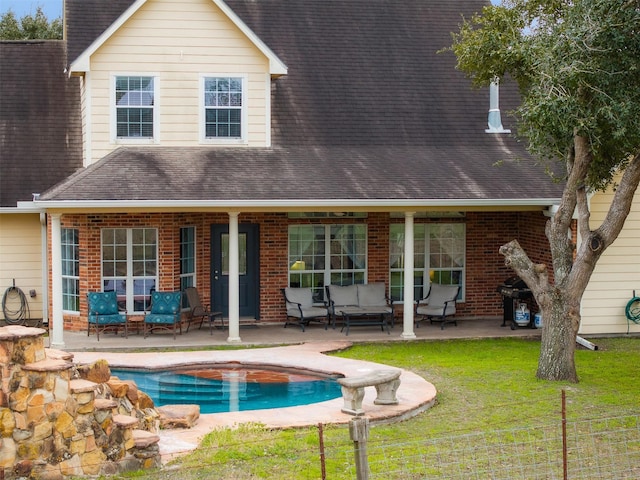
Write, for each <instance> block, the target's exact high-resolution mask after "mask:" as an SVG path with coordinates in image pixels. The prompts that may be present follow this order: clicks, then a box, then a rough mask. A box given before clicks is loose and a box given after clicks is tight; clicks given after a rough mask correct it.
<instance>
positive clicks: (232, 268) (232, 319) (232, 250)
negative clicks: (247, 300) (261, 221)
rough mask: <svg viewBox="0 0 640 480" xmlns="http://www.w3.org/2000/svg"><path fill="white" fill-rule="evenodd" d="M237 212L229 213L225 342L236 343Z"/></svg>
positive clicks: (237, 313) (238, 284)
mask: <svg viewBox="0 0 640 480" xmlns="http://www.w3.org/2000/svg"><path fill="white" fill-rule="evenodd" d="M239 215H240V214H239V213H238V212H229V337H228V338H227V342H230V343H238V342H241V341H242V339H241V338H240V259H239V247H238V243H239V241H238V216H239Z"/></svg>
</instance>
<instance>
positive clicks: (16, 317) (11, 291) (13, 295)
mask: <svg viewBox="0 0 640 480" xmlns="http://www.w3.org/2000/svg"><path fill="white" fill-rule="evenodd" d="M16 304H18V307H17V308H16V309H15V310H14V309H13V308H11V307H13V306H14V305H16ZM8 305H9V306H8ZM2 313H3V314H4V320H5V322H7V324H8V325H24V324H25V322H26V320H27V318H30V317H31V314H30V312H29V302H28V301H27V296H26V295H25V294H24V292H23V291H22V290H20V288H18V287H16V285H15V283H14V284H13V286H12V287H9V288H7V289H6V290H5V291H4V295H3V296H2Z"/></svg>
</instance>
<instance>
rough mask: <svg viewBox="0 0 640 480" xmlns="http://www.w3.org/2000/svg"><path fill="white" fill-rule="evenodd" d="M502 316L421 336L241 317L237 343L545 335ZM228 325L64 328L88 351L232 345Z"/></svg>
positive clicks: (73, 348)
mask: <svg viewBox="0 0 640 480" xmlns="http://www.w3.org/2000/svg"><path fill="white" fill-rule="evenodd" d="M501 325H502V318H501V317H500V318H498V317H482V318H478V317H473V318H464V317H460V318H458V325H457V326H453V325H447V326H446V327H445V328H444V329H441V328H440V326H439V325H435V324H434V325H429V324H428V323H422V324H420V326H419V327H418V328H415V329H414V331H415V334H416V337H415V339H411V340H407V339H406V338H404V337H403V336H402V324H401V322H400V323H398V322H396V324H395V327H394V328H392V329H391V332H390V334H387V333H386V332H384V331H381V330H380V328H379V327H375V326H357V327H352V328H351V330H350V332H349V335H348V336H346V335H345V333H344V332H341V331H340V329H341V325H340V324H339V325H338V326H337V328H336V329H335V330H333V329H331V328H329V329H327V330H325V329H324V326H322V325H319V324H311V325H310V326H309V327H307V328H306V329H305V331H304V332H302V331H301V329H300V328H298V327H295V326H289V327H287V328H283V326H282V323H263V322H256V321H241V322H240V328H239V331H240V337H241V339H242V341H241V342H240V343H236V344H234V345H235V346H237V347H238V348H246V347H253V346H276V345H297V344H302V343H317V342H323V343H324V342H347V343H363V342H406V341H419V340H451V339H459V338H502V337H530V338H532V339H539V338H540V336H541V334H542V330H541V329H535V328H534V329H532V328H517V329H515V330H512V329H511V328H510V327H509V326H506V327H502V326H501ZM227 338H228V329H227V328H225V329H224V330H223V329H222V328H220V327H219V326H218V328H216V329H215V330H214V331H213V334H212V335H211V334H210V333H209V329H208V327H207V326H206V325H205V326H203V327H202V329H201V330H198V329H197V328H196V329H190V330H189V332H188V333H183V334H182V335H178V336H177V337H176V339H175V340H174V339H173V336H172V335H171V334H170V333H154V334H152V335H149V336H148V337H147V338H144V336H143V335H142V333H139V334H137V333H136V332H135V331H132V332H129V336H128V338H122V336H121V334H118V335H115V334H113V333H105V334H102V335H100V341H99V342H98V341H97V339H96V336H95V334H92V335H91V336H89V337H87V332H86V331H67V332H65V334H64V342H65V343H64V347H63V348H64V350H67V351H70V352H82V351H96V352H99V351H105V352H106V351H109V352H113V351H141V350H145V349H163V350H165V349H166V350H183V349H190V350H193V349H208V348H216V347H227V348H228V347H229V342H228V341H227Z"/></svg>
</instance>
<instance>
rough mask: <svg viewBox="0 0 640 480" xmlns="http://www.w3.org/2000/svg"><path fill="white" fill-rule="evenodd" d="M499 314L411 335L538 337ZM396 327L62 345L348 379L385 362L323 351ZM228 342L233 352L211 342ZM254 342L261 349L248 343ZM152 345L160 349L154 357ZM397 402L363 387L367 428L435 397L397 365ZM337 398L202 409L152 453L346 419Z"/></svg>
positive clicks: (152, 359) (117, 359)
mask: <svg viewBox="0 0 640 480" xmlns="http://www.w3.org/2000/svg"><path fill="white" fill-rule="evenodd" d="M501 324H502V319H501V318H500V319H498V318H483V319H477V318H476V319H460V320H458V325H457V326H455V325H447V326H445V328H444V329H441V328H440V326H439V325H429V324H427V323H424V324H421V326H420V327H419V328H416V329H415V333H416V337H417V338H416V340H448V339H462V338H500V337H532V338H539V337H540V333H541V330H536V329H529V328H519V329H515V330H512V329H511V328H510V327H509V326H506V327H502V326H501ZM401 334H402V325H401V324H398V323H396V325H395V328H393V329H392V330H391V332H390V334H387V333H386V332H383V331H381V330H380V329H379V328H378V327H365V326H359V327H352V329H351V331H350V333H349V335H348V336H346V335H345V334H344V333H343V332H341V331H340V326H338V328H336V329H335V330H333V329H331V328H329V329H328V330H326V331H325V330H324V327H323V326H320V325H317V324H312V325H311V326H309V327H308V328H307V329H306V331H305V332H302V330H301V329H300V328H299V327H295V326H289V327H287V328H283V326H282V324H263V323H259V322H245V323H243V325H241V328H240V337H241V339H242V342H240V343H232V344H230V343H228V342H227V335H228V334H227V330H226V328H225V329H222V328H216V329H214V330H213V334H210V333H209V329H208V327H207V326H203V328H202V329H201V330H199V329H195V330H190V331H189V332H188V333H186V332H185V333H183V334H182V335H178V336H177V337H176V339H175V340H174V339H173V335H172V334H171V333H164V332H163V333H154V334H152V335H149V336H148V337H147V338H144V336H143V335H142V333H139V334H137V333H135V332H130V333H129V336H128V338H124V337H122V336H121V335H115V334H113V333H106V334H102V335H100V341H98V340H97V338H96V335H95V334H94V333H92V334H91V335H90V336H87V333H86V331H84V332H65V333H64V347H62V349H63V350H66V351H68V352H72V353H73V354H74V361H75V362H76V363H91V362H94V361H96V360H98V359H106V360H107V361H108V362H109V364H110V365H112V366H114V367H119V366H120V367H121V366H127V367H142V368H171V367H175V366H185V365H202V364H215V363H219V364H220V363H222V364H225V363H226V364H228V363H233V364H240V365H247V366H255V365H265V364H266V365H276V366H278V367H282V368H295V369H302V370H315V371H319V372H322V373H327V374H340V375H344V376H356V375H362V374H363V373H367V372H371V371H372V370H376V369H381V368H383V369H384V368H395V367H393V366H388V365H381V364H376V363H373V362H365V361H360V360H351V359H344V358H338V357H333V356H330V355H326V354H325V352H331V351H337V350H343V349H346V348H348V347H349V346H351V345H352V344H353V343H365V342H369V343H370V342H406V341H415V340H407V339H404V338H402V336H401ZM229 345H233V346H235V347H237V348H235V349H218V350H216V349H212V348H211V347H220V346H229ZM255 346H261V347H266V348H250V347H255ZM157 350H162V354H158V352H157ZM401 372H402V373H401V377H400V378H401V384H400V387H399V388H398V392H397V396H398V400H399V403H398V405H375V404H374V403H373V401H374V399H375V395H376V392H375V389H374V388H373V387H369V388H366V389H365V398H364V400H363V408H364V409H365V415H366V416H367V417H368V418H369V422H370V423H371V424H373V425H375V424H379V423H389V422H394V421H399V420H403V419H406V418H410V417H412V416H415V415H418V414H419V413H421V412H423V411H425V410H427V409H428V408H430V407H431V406H432V405H433V404H434V402H435V398H436V393H437V386H435V385H432V384H431V383H430V382H429V381H428V379H424V378H422V377H420V376H419V375H416V374H414V373H412V372H409V371H407V370H401ZM343 403H344V402H343V399H342V398H337V399H334V400H330V401H325V402H321V403H314V404H311V405H303V406H298V407H288V408H279V409H268V410H253V411H241V412H229V413H216V414H204V415H201V416H200V419H199V420H198V422H197V424H196V425H195V426H194V427H193V428H190V429H175V430H161V431H160V438H161V440H160V452H161V455H162V459H163V462H166V461H169V460H171V459H172V458H174V457H175V456H177V455H181V454H184V453H188V452H189V451H192V450H193V449H195V448H196V447H197V446H198V444H199V443H200V441H201V440H202V438H203V437H204V436H205V435H206V434H207V433H209V432H211V431H212V430H214V429H216V428H225V427H234V426H237V425H239V424H242V423H247V422H253V423H258V424H263V425H265V426H266V427H270V428H286V427H302V426H311V425H317V424H318V423H323V424H326V423H338V424H340V423H342V424H346V423H348V422H349V420H350V419H351V418H353V417H352V416H351V415H348V414H345V413H343V412H342V411H341V408H342V406H343Z"/></svg>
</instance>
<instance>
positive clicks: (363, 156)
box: [43, 0, 561, 202]
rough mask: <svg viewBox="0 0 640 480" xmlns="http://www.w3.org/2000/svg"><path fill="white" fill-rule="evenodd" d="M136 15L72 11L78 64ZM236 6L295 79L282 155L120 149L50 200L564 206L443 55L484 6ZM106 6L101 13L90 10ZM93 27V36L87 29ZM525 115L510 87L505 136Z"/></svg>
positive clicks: (73, 4) (278, 140)
mask: <svg viewBox="0 0 640 480" xmlns="http://www.w3.org/2000/svg"><path fill="white" fill-rule="evenodd" d="M130 3H131V1H124V0H119V1H116V2H103V1H102V0H88V1H87V0H81V1H80V0H68V1H67V14H68V15H69V19H68V29H69V36H68V39H69V53H70V58H75V57H77V55H79V54H81V53H82V51H83V50H84V49H85V48H86V47H88V46H89V45H90V44H91V42H92V41H93V40H94V39H95V38H96V37H97V36H98V35H99V34H100V33H101V32H102V31H104V29H105V28H107V27H108V24H109V23H108V21H107V20H106V19H115V18H117V17H118V12H123V11H124V9H126V7H127V6H128V5H129V4H130ZM227 4H228V5H229V6H230V7H231V8H232V9H233V11H234V12H235V13H236V14H237V15H238V16H239V17H240V18H241V19H242V20H243V21H244V22H245V23H246V24H247V26H248V27H249V28H250V29H252V30H253V31H254V32H255V33H256V34H257V35H258V37H259V38H260V39H261V40H263V41H264V42H265V44H266V45H268V46H269V48H271V50H272V51H273V52H274V53H275V54H276V55H277V56H278V57H279V58H280V59H281V60H282V61H283V62H284V63H285V64H286V65H287V67H288V75H285V76H282V77H280V78H278V79H275V80H273V87H272V143H273V147H271V148H220V147H193V148H171V147H146V148H144V147H136V148H132V147H121V148H119V149H118V150H116V151H114V152H112V153H111V154H109V155H108V156H106V157H105V158H104V159H102V160H101V161H100V162H98V163H97V164H95V165H92V166H91V167H89V168H88V169H87V170H86V171H84V172H81V173H79V174H78V175H76V176H74V177H72V178H70V179H69V180H68V181H66V182H63V183H62V184H60V185H58V186H57V187H56V188H54V189H52V190H50V191H49V192H47V193H46V194H45V195H43V198H44V199H50V200H220V201H223V200H244V201H254V202H261V201H267V200H276V199H292V200H296V199H305V200H313V199H351V200H362V199H443V200H452V199H467V200H469V201H470V202H473V201H477V200H491V199H495V200H501V199H511V198H531V199H539V198H557V197H559V196H560V192H561V186H560V185H558V184H555V183H553V182H551V180H550V179H549V178H548V177H547V176H546V174H545V173H544V170H543V168H542V167H540V166H538V165H536V164H535V162H534V161H533V160H532V159H531V158H530V157H529V156H528V155H527V153H526V151H525V150H524V148H523V145H522V144H521V143H518V142H517V141H516V140H515V139H514V138H513V137H511V136H509V135H504V134H498V135H497V134H486V133H485V131H484V130H485V128H486V125H487V114H488V108H489V95H488V89H485V90H473V89H472V88H471V86H470V82H469V81H468V80H467V79H465V78H464V75H463V74H462V73H461V72H459V71H457V70H456V69H455V63H456V62H455V57H454V55H453V54H452V53H451V52H450V51H444V52H443V51H442V50H443V49H445V48H446V47H448V46H449V45H450V44H451V32H452V31H456V30H457V28H458V25H459V24H460V23H461V19H462V15H465V16H467V17H468V16H470V15H471V14H472V13H474V12H477V11H479V10H480V9H481V8H482V6H484V5H485V4H487V2H485V1H481V0H465V1H455V0H430V1H425V0H322V1H320V0H268V1H267V0H229V1H228V2H227ZM97 5H99V7H97V8H98V9H99V13H95V11H94V10H92V8H93V6H97ZM89 12H90V13H89ZM74 16H75V17H74ZM94 17H95V23H96V25H94V26H91V25H86V22H90V21H92V20H93V18H94ZM109 21H112V20H109ZM98 24H99V25H98ZM72 52H73V53H72ZM516 104H517V94H516V91H515V89H514V88H513V86H510V87H509V86H503V87H502V89H501V107H502V110H503V123H504V125H505V128H512V129H513V128H514V125H513V123H512V122H510V121H509V119H508V118H507V115H506V111H508V110H510V109H512V108H514V107H515V106H516Z"/></svg>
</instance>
